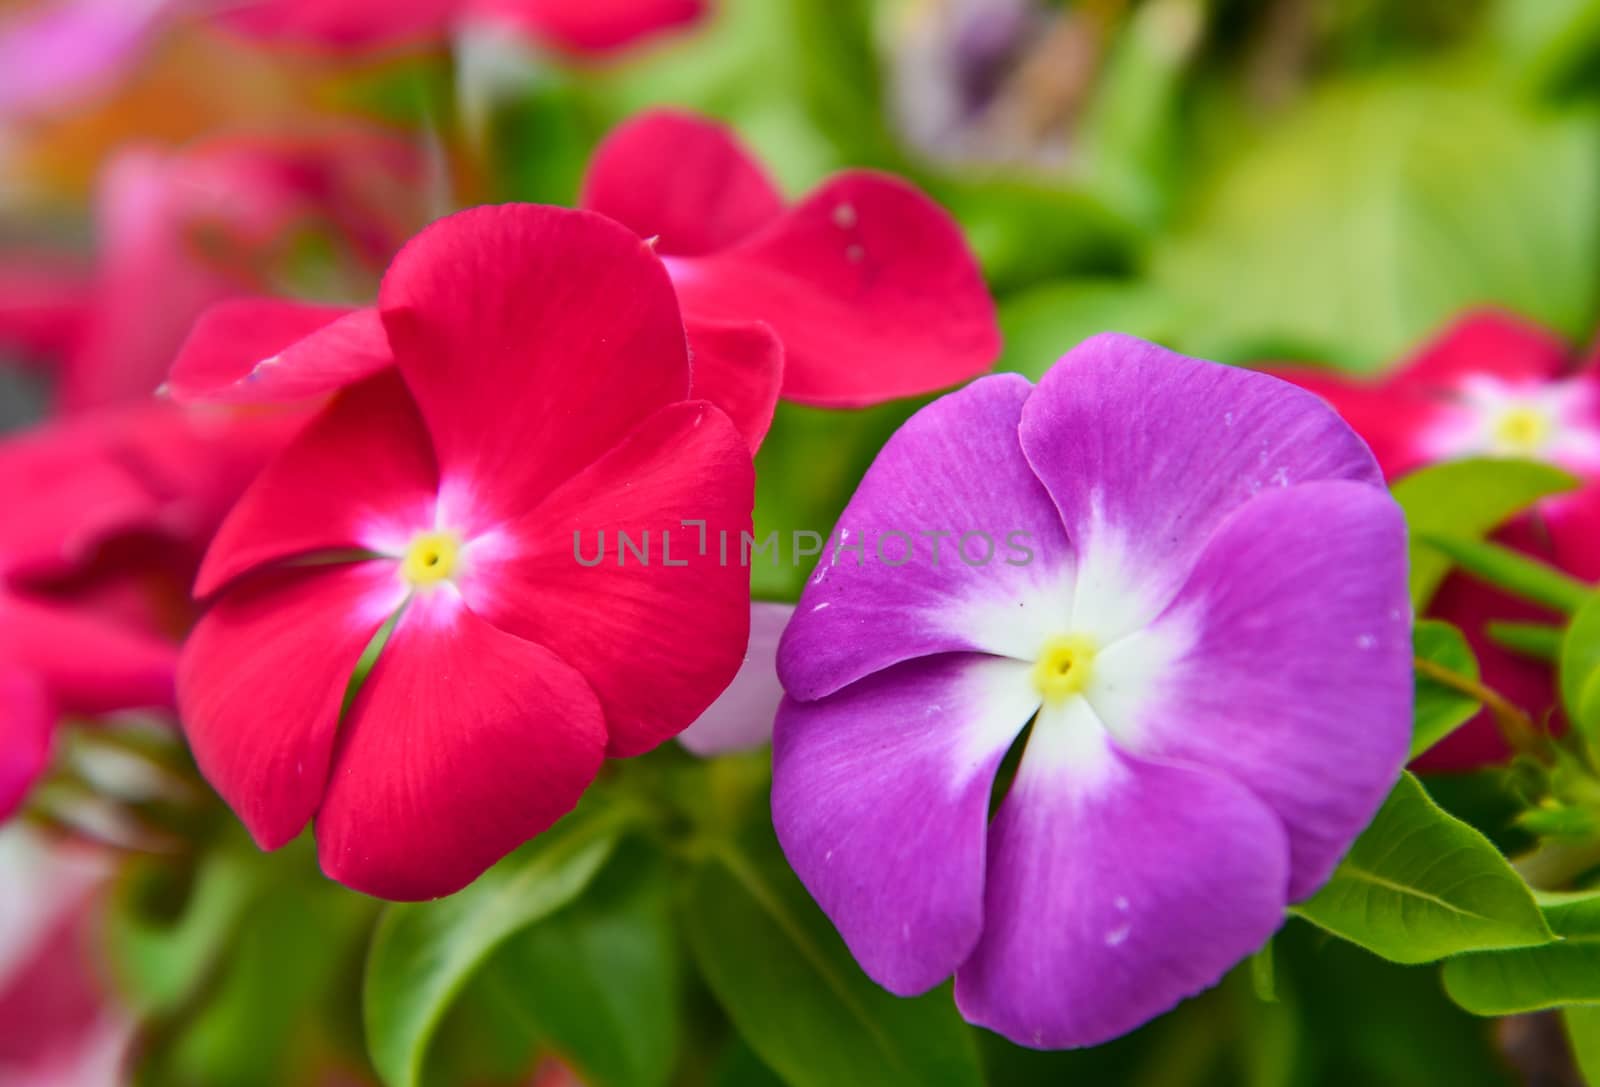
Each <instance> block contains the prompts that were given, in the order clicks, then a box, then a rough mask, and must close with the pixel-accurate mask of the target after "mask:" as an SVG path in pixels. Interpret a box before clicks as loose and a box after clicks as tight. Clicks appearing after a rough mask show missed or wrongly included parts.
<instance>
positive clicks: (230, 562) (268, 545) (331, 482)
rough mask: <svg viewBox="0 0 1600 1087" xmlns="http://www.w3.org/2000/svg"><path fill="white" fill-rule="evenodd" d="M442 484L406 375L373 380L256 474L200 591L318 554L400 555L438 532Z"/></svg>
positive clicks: (210, 558) (221, 535) (204, 567)
mask: <svg viewBox="0 0 1600 1087" xmlns="http://www.w3.org/2000/svg"><path fill="white" fill-rule="evenodd" d="M438 486H439V485H438V474H437V469H435V467H434V463H433V458H432V455H431V452H430V450H429V445H428V434H427V431H426V430H425V429H424V427H423V424H422V420H421V419H420V418H419V417H418V415H417V409H416V405H415V404H414V403H413V402H412V400H411V397H410V396H409V394H408V393H407V392H406V389H405V386H404V385H403V384H402V383H401V381H400V379H399V376H398V375H397V374H396V373H394V372H392V371H391V372H387V373H382V374H379V375H377V376H375V377H371V378H368V379H367V380H366V381H364V382H362V383H361V384H359V385H357V386H355V387H353V388H350V389H347V390H345V391H344V392H342V393H340V394H339V395H338V396H337V397H336V398H335V399H334V401H333V402H332V403H331V404H329V405H328V407H327V408H326V409H324V410H323V412H322V413H321V414H320V415H318V416H317V417H316V418H315V419H313V420H312V421H311V422H310V423H309V424H307V425H306V428H305V430H303V431H302V432H301V433H300V435H299V436H298V437H296V438H295V440H294V441H293V442H291V443H290V444H289V446H288V447H287V448H286V449H284V450H283V452H282V453H280V454H279V455H278V457H277V459H275V460H274V461H272V463H270V464H268V465H267V467H266V468H265V469H264V470H263V471H262V472H261V474H260V475H259V476H257V477H256V481H255V482H254V483H253V484H251V486H250V488H249V489H248V490H247V491H245V492H244V494H243V496H241V497H240V499H239V501H238V504H237V505H235V506H234V507H233V512H232V513H230V514H229V515H228V518H227V520H226V521H224V522H223V523H222V527H221V528H220V529H219V530H218V531H217V536H216V539H214V540H213V541H212V543H211V548H210V550H209V551H207V552H206V557H205V560H204V562H202V563H201V565H200V575H199V577H198V578H197V579H196V580H195V594H196V595H197V596H209V595H210V594H212V593H214V592H216V591H217V590H218V589H220V588H221V587H222V586H224V585H226V584H227V583H228V582H229V581H231V580H233V579H234V578H236V577H238V576H239V575H241V574H244V573H246V572H248V571H250V570H253V569H256V568H258V567H261V566H264V565H266V564H269V563H272V562H276V561H279V560H281V559H287V558H293V557H295V556H298V555H305V554H309V553H312V552H316V551H332V550H341V549H360V550H368V551H376V552H379V553H382V554H388V555H398V554H400V552H401V551H402V549H403V548H404V546H405V542H406V541H407V539H408V538H409V537H410V535H411V534H412V533H414V532H418V531H422V530H424V529H430V528H433V527H434V522H433V517H434V508H435V505H436V504H437V496H438Z"/></svg>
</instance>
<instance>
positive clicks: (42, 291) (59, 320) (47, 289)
mask: <svg viewBox="0 0 1600 1087" xmlns="http://www.w3.org/2000/svg"><path fill="white" fill-rule="evenodd" d="M91 301H92V289H91V286H90V280H89V274H88V271H87V269H85V268H84V267H83V266H82V265H81V264H80V262H78V261H77V260H75V259H73V258H71V257H67V256H64V255H60V254H55V253H16V252H12V253H7V254H6V256H5V257H4V258H0V347H5V348H6V349H8V350H13V351H17V352H20V353H22V354H24V355H26V356H29V357H28V358H27V359H25V360H24V361H27V362H41V363H46V364H49V365H52V366H54V365H58V364H59V363H60V361H61V360H62V359H63V358H64V357H65V356H66V355H67V354H68V353H69V352H70V351H71V350H72V348H73V346H74V345H76V344H77V342H78V337H79V336H81V335H82V334H83V326H84V322H85V320H87V317H88V312H89V306H90V304H91Z"/></svg>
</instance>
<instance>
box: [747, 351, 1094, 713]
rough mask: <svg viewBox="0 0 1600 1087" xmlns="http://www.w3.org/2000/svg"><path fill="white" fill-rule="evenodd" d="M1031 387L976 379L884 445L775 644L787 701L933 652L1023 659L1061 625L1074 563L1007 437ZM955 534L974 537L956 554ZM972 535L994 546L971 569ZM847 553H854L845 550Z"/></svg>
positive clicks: (998, 378)
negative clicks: (939, 535)
mask: <svg viewBox="0 0 1600 1087" xmlns="http://www.w3.org/2000/svg"><path fill="white" fill-rule="evenodd" d="M1032 391H1033V387H1032V386H1031V385H1029V384H1028V382H1027V380H1026V379H1025V378H1022V377H1019V376H1017V375H1014V374H997V375H995V376H993V377H986V378H982V379H980V380H978V381H975V382H973V383H972V384H971V385H969V386H967V387H966V388H965V389H963V390H961V391H960V392H957V393H953V394H951V395H949V396H946V397H943V398H941V399H940V400H937V401H935V402H934V403H932V404H930V405H928V406H927V407H926V408H923V409H922V410H921V411H919V412H917V414H916V415H914V416H912V418H911V419H910V420H909V421H908V422H907V423H906V424H905V425H904V426H903V427H901V428H900V430H899V431H897V432H896V433H895V435H894V436H893V437H892V438H890V439H889V441H888V442H887V443H886V444H885V445H884V447H883V450H882V451H881V452H880V453H879V454H878V458H877V460H876V461H874V462H873V465H872V467H871V468H870V469H869V470H868V471H867V474H866V477H865V478H864V479H863V480H862V481H861V486H860V487H859V488H858V489H857V491H856V493H855V496H854V497H853V498H851V500H850V504H849V505H848V506H846V507H845V511H844V513H843V514H842V515H841V516H840V518H839V526H838V529H837V530H836V531H835V533H834V538H833V540H832V541H830V544H829V545H828V548H827V550H826V551H825V552H824V554H823V557H822V559H821V561H820V562H819V563H818V565H817V569H816V572H815V573H814V574H813V575H812V576H811V580H810V581H809V582H808V583H807V585H806V589H805V592H804V593H803V594H802V595H801V597H800V604H799V608H798V610H797V612H796V614H795V620H794V621H793V622H792V623H791V624H790V625H789V630H788V632H787V633H786V634H785V635H784V639H783V643H782V645H781V647H780V648H779V653H778V674H779V675H780V676H781V677H782V678H783V685H784V688H785V689H786V690H787V691H788V692H789V694H790V695H792V696H794V697H795V698H800V699H811V698H819V697H821V696H823V695H825V694H829V693H830V692H833V691H836V690H838V689H839V688H840V687H842V686H844V685H845V684H847V683H850V682H853V681H855V680H857V679H860V678H861V677H862V676H865V675H869V674H871V673H873V672H876V671H878V670H879V669H882V668H886V667H888V666H889V665H891V664H895V663H897V662H899V661H903V660H908V659H910V658H912V657H917V656H925V655H928V654H931V653H945V652H958V651H963V650H977V651H979V652H987V653H1000V654H1004V655H1008V656H1023V655H1026V654H1028V653H1031V652H1032V651H1033V650H1035V649H1036V648H1037V644H1038V642H1039V641H1041V640H1042V639H1043V638H1044V637H1047V636H1048V635H1049V634H1050V633H1051V632H1053V629H1054V628H1055V627H1056V626H1057V625H1059V618H1060V615H1061V614H1063V613H1065V611H1066V609H1067V608H1068V607H1069V606H1070V603H1071V597H1070V570H1071V555H1070V552H1069V550H1068V545H1067V541H1066V537H1065V535H1064V534H1063V532H1062V529H1061V519H1060V517H1059V516H1058V515H1057V514H1056V511H1055V508H1054V506H1053V505H1052V504H1051V502H1050V497H1049V495H1047V494H1046V493H1045V491H1044V488H1043V487H1041V486H1040V485H1039V481H1038V479H1036V478H1035V477H1034V475H1033V472H1032V470H1031V469H1030V468H1029V467H1028V463H1027V461H1026V460H1025V459H1024V458H1023V455H1022V448H1021V446H1020V445H1019V444H1018V440H1017V423H1018V421H1019V419H1020V418H1021V417H1022V405H1023V403H1024V401H1026V400H1027V399H1028V396H1029V394H1030V393H1031V392H1032ZM894 533H903V534H905V535H904V536H894V535H890V534H894ZM927 533H945V534H946V536H945V537H944V538H943V539H939V538H935V537H933V536H931V535H925V534H927ZM964 533H972V534H974V535H972V536H969V537H968V538H967V540H966V551H965V556H966V557H965V558H963V556H962V554H958V548H959V547H960V545H961V542H962V541H961V535H962V534H964ZM977 534H983V535H984V536H986V537H987V539H988V540H990V541H992V543H993V545H994V546H993V553H992V554H989V555H988V556H987V561H986V562H983V563H981V564H979V563H978V560H979V559H982V558H984V557H985V554H986V551H987V548H986V545H985V543H984V538H983V537H980V536H979V535H977ZM1013 534H1016V535H1013ZM1008 537H1010V539H1009V540H1008ZM841 538H842V543H843V545H844V546H843V547H841V546H840V544H841ZM880 544H881V552H880ZM1008 544H1011V545H1020V547H1021V548H1026V550H1027V552H1028V554H1027V556H1025V555H1024V552H1023V550H1021V549H1019V547H1018V546H1008ZM855 547H859V548H862V552H861V553H858V552H856V551H854V550H845V549H844V548H855ZM902 560H903V561H902ZM1063 578H1065V579H1066V581H1067V585H1066V586H1063V584H1062V582H1063Z"/></svg>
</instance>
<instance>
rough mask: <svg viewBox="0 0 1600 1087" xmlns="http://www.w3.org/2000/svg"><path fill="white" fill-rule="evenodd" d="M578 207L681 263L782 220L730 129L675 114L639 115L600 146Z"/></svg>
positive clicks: (768, 187) (766, 184) (774, 194)
mask: <svg viewBox="0 0 1600 1087" xmlns="http://www.w3.org/2000/svg"><path fill="white" fill-rule="evenodd" d="M665 162H670V163H671V164H672V169H670V170H662V169H661V164H662V163H665ZM581 203H582V206H583V207H585V208H588V209H589V210H591V211H598V212H599V213H600V214H602V215H607V216H610V217H611V218H613V219H615V220H616V221H617V222H619V223H621V224H622V225H623V226H626V227H628V228H629V229H631V230H633V231H634V232H635V233H636V234H638V235H639V236H640V237H641V238H655V239H656V249H657V251H658V252H661V253H664V254H667V255H670V256H681V257H697V256H700V255H702V254H704V253H712V252H715V251H716V250H718V249H725V248H727V247H728V246H730V245H733V244H734V243H735V242H738V241H741V240H743V239H744V238H746V237H748V236H749V235H750V234H752V233H754V232H755V231H756V230H759V229H760V228H761V227H764V226H766V225H767V224H768V223H770V222H772V221H773V220H774V219H776V218H778V216H779V215H781V214H783V198H782V196H780V195H779V193H778V190H777V188H776V187H775V186H774V185H773V184H772V182H771V181H770V180H769V179H768V178H767V174H766V171H765V170H763V169H762V167H761V164H760V163H759V162H757V161H756V159H755V156H753V155H751V154H750V153H749V152H748V151H746V150H745V148H744V147H743V146H742V145H741V144H740V143H739V141H738V139H737V138H735V136H734V134H733V132H732V131H731V130H730V129H728V128H727V127H726V126H724V125H720V124H717V123H716V122H715V121H708V120H704V119H702V118H700V117H696V116H694V115H693V114H688V113H679V112H677V111H674V110H650V111H648V112H645V113H641V114H639V115H638V116H637V117H634V118H632V119H631V120H628V121H626V122H624V123H623V124H621V125H618V126H617V127H616V128H615V129H614V130H613V131H612V132H611V134H610V135H608V136H607V137H606V138H605V139H604V140H602V141H600V146H599V147H597V148H595V152H594V157H593V158H592V159H591V160H590V162H589V170H588V173H586V174H585V175H584V179H583V197H582V201H581Z"/></svg>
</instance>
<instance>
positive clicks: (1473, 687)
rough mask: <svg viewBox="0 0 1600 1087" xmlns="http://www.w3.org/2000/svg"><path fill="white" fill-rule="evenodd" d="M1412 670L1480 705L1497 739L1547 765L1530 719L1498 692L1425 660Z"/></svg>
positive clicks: (1541, 739)
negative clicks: (1487, 712) (1485, 711)
mask: <svg viewBox="0 0 1600 1087" xmlns="http://www.w3.org/2000/svg"><path fill="white" fill-rule="evenodd" d="M1411 663H1412V667H1414V668H1415V669H1416V671H1417V674H1418V675H1420V676H1422V677H1424V678H1425V679H1429V680H1432V681H1433V682H1434V683H1437V684H1439V685H1440V686H1441V687H1449V688H1450V689H1451V690H1453V691H1458V692H1460V693H1461V694H1464V695H1466V696H1467V697H1468V698H1471V699H1473V700H1475V701H1477V702H1481V703H1483V705H1484V707H1485V708H1486V709H1487V710H1488V711H1489V715H1490V716H1491V717H1493V718H1494V723H1495V726H1496V727H1497V728H1499V730H1500V735H1501V736H1503V737H1505V741H1506V743H1507V744H1509V745H1510V746H1511V749H1512V750H1513V751H1516V752H1518V753H1519V754H1523V755H1529V756H1532V757H1533V758H1536V759H1538V760H1539V761H1540V762H1543V763H1548V762H1549V758H1548V752H1546V751H1545V743H1544V736H1543V735H1542V734H1541V733H1540V731H1539V729H1538V727H1537V726H1536V725H1534V723H1533V718H1531V717H1529V716H1528V714H1527V713H1526V712H1524V711H1523V710H1522V709H1521V708H1520V707H1518V706H1516V705H1514V704H1513V703H1512V702H1511V701H1510V699H1508V698H1506V697H1505V696H1504V695H1502V694H1501V693H1500V692H1499V691H1496V690H1494V689H1493V688H1491V687H1486V686H1484V684H1483V683H1482V682H1481V681H1479V680H1477V679H1474V678H1473V677H1472V676H1464V675H1462V674H1461V673H1460V672H1456V671H1452V670H1451V669H1449V668H1446V667H1445V666H1444V665H1442V664H1440V663H1439V662H1438V661H1431V660H1428V659H1427V658H1426V657H1414V658H1412V662H1411Z"/></svg>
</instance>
